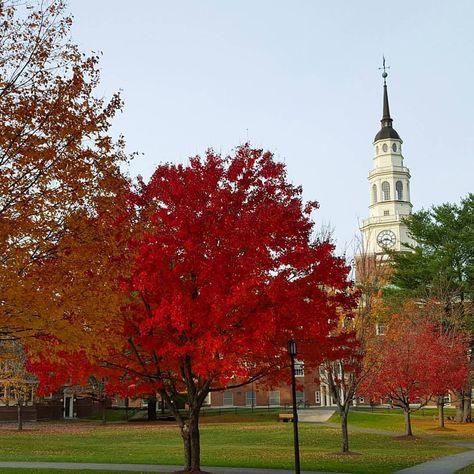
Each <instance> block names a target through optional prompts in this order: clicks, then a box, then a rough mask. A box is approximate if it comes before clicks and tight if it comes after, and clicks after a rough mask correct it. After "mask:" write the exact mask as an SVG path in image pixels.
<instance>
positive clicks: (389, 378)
mask: <svg viewBox="0 0 474 474" xmlns="http://www.w3.org/2000/svg"><path fill="white" fill-rule="evenodd" d="M411 309H412V310H413V311H417V310H416V309H415V306H414V305H411ZM405 311H407V308H405ZM408 311H410V310H408ZM377 350H378V361H377V369H375V370H374V371H373V372H372V377H371V378H370V379H368V380H366V382H365V383H364V387H363V391H364V392H366V393H369V394H370V395H371V397H372V398H376V397H379V398H382V399H383V398H388V399H390V400H391V401H392V403H393V404H394V405H395V406H397V407H400V408H401V409H402V410H403V412H404V415H405V436H412V435H413V433H412V428H411V418H410V415H411V413H413V412H414V411H416V410H419V409H420V408H422V407H424V406H425V405H426V404H427V403H428V402H429V401H430V400H432V399H433V398H434V397H436V396H444V394H446V393H447V392H448V391H449V390H452V389H456V388H459V387H460V386H463V384H465V382H466V379H467V376H468V367H467V353H468V344H467V339H466V338H465V337H463V336H462V335H458V336H452V335H451V336H448V335H446V334H444V333H442V332H440V330H439V328H436V326H434V325H433V324H432V323H431V322H429V320H427V319H425V320H423V319H419V318H414V319H409V318H406V317H403V315H397V316H394V317H393V318H392V320H391V321H390V323H389V326H388V330H387V333H386V335H385V336H383V337H382V336H381V337H380V338H379V339H378V341H377ZM453 369H456V370H453Z"/></svg>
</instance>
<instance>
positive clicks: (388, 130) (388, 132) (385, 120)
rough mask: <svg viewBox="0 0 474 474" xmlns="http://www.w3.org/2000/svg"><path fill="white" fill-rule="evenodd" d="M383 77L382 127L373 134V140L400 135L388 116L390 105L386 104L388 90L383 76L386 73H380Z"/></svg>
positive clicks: (398, 137) (398, 136)
mask: <svg viewBox="0 0 474 474" xmlns="http://www.w3.org/2000/svg"><path fill="white" fill-rule="evenodd" d="M382 77H383V82H384V84H383V115H382V120H381V121H380V123H381V124H382V128H381V129H380V130H379V132H378V133H377V135H375V138H374V142H376V141H377V140H384V139H387V138H396V139H398V140H400V135H398V133H397V131H396V130H395V129H394V128H393V127H392V122H393V120H392V118H391V117H390V107H389V104H388V92H387V82H386V80H385V78H386V77H387V75H386V73H385V72H384V74H383V75H382Z"/></svg>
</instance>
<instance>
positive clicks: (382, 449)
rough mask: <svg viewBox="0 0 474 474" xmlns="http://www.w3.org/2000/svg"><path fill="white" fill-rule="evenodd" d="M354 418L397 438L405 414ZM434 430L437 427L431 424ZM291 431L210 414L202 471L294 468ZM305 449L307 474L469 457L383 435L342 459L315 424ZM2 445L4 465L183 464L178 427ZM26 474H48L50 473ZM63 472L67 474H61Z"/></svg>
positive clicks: (331, 436)
mask: <svg viewBox="0 0 474 474" xmlns="http://www.w3.org/2000/svg"><path fill="white" fill-rule="evenodd" d="M351 415H353V416H351V420H352V421H353V422H354V424H358V425H361V424H363V425H365V426H367V427H369V425H370V427H377V428H380V427H381V426H383V427H384V428H383V429H389V431H396V430H395V429H393V428H394V427H396V426H398V423H399V420H398V416H399V415H388V414H383V413H380V414H371V413H360V412H359V413H353V414H351ZM370 419H372V422H371V421H370ZM385 419H389V420H390V421H389V422H387V421H384V420H385ZM431 424H432V425H435V423H434V422H433V421H432V418H431ZM292 429H293V427H292V424H291V423H277V422H276V414H275V413H272V412H266V411H258V412H255V413H251V412H242V413H237V414H235V413H233V412H228V413H223V414H220V415H219V414H206V415H205V416H204V417H203V418H202V428H201V436H202V464H203V465H204V466H205V465H214V466H235V467H260V468H265V467H266V468H269V467H274V468H287V469H292V468H293V444H292V442H293V431H292ZM300 442H301V459H302V469H304V470H326V471H338V472H352V473H367V472H371V473H389V472H394V471H396V470H398V469H402V468H404V467H407V466H410V465H413V464H418V463H421V462H424V461H426V460H429V459H432V458H436V457H439V456H443V455H449V454H455V453H458V452H461V451H463V449H462V448H458V447H454V446H449V445H446V444H443V443H441V442H437V441H436V440H435V437H432V436H430V437H429V438H426V439H425V438H420V439H418V440H416V441H401V440H397V439H394V438H393V437H390V436H384V435H380V434H372V433H351V449H352V451H354V452H355V453H357V454H354V455H349V456H347V455H346V456H343V455H340V454H339V453H338V451H339V449H340V433H339V430H338V429H337V428H334V427H326V426H321V425H313V424H301V425H300ZM0 443H1V446H2V449H1V450H0V460H2V461H13V460H15V461H33V460H37V461H68V462H105V463H107V462H114V463H146V464H178V465H180V464H182V461H183V455H182V445H181V439H180V436H179V433H178V430H177V428H176V426H175V425H174V424H173V423H153V424H149V423H129V424H118V423H113V424H112V423H111V424H109V425H105V426H103V425H100V424H99V423H93V422H73V423H38V424H32V425H27V430H26V431H25V432H23V433H18V432H16V431H15V430H14V427H13V426H12V427H10V428H5V427H3V429H1V430H0ZM2 472H8V471H7V470H2ZM12 472H13V471H12ZM14 472H16V473H17V474H19V473H20V472H22V471H21V470H14ZM24 472H25V473H27V472H30V473H31V472H38V473H42V474H43V473H45V472H46V471H44V470H33V471H31V470H24ZM58 472H61V471H56V474H57V473H58ZM67 472H69V473H71V472H74V471H67ZM77 472H81V471H77Z"/></svg>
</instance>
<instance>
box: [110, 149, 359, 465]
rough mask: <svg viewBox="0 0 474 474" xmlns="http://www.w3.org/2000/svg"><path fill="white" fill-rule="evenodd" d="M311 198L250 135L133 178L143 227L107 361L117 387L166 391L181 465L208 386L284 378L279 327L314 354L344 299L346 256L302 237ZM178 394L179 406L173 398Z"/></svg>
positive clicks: (195, 447) (348, 301) (192, 450)
mask: <svg viewBox="0 0 474 474" xmlns="http://www.w3.org/2000/svg"><path fill="white" fill-rule="evenodd" d="M316 207H317V205H316V204H315V203H308V204H306V205H305V204H304V203H303V201H302V190H301V188H300V187H295V186H293V185H291V184H289V183H288V182H287V179H286V172H285V167H284V165H283V164H280V163H277V162H275V161H274V160H273V156H272V154H271V153H269V152H263V151H262V150H256V149H252V148H250V147H249V146H248V145H245V146H242V147H239V148H237V150H236V152H235V156H233V157H226V158H223V157H221V156H220V155H218V154H216V153H214V152H213V151H208V152H207V153H206V156H205V157H204V158H200V157H195V158H193V159H191V161H190V162H189V164H188V165H187V166H184V165H172V164H165V165H161V166H159V167H158V168H157V170H156V171H155V173H154V175H153V177H152V178H151V180H150V182H149V183H148V184H145V183H143V182H140V185H139V187H138V190H137V192H136V194H135V196H134V198H133V199H132V202H131V208H132V211H133V212H136V219H137V228H140V229H142V234H141V237H140V238H137V239H135V241H134V243H133V246H134V249H135V251H136V253H137V257H136V258H135V261H134V264H133V268H132V270H131V273H130V276H129V277H128V278H124V280H123V282H122V285H121V286H122V289H123V291H124V292H125V294H126V295H127V297H128V303H127V304H126V305H124V308H123V317H124V325H123V327H124V334H123V345H122V347H120V346H118V345H117V344H115V345H114V347H113V348H111V350H115V352H114V353H113V354H111V356H110V358H109V361H108V366H109V367H110V368H114V369H115V371H116V375H117V376H116V377H112V378H113V379H114V380H116V381H119V380H120V381H121V383H122V387H123V389H124V391H130V390H133V389H135V390H136V391H137V392H138V393H140V392H141V393H144V392H151V390H152V389H153V388H154V389H155V390H157V391H159V393H160V396H161V397H162V398H163V399H164V400H166V401H167V403H168V405H169V406H170V407H171V410H172V411H173V414H174V416H175V417H176V419H177V422H178V425H179V428H180V431H181V436H182V438H183V442H184V452H185V464H186V472H191V471H196V472H197V471H199V469H200V438H199V415H200V410H201V406H202V404H203V402H204V400H205V398H206V396H207V395H208V394H209V392H212V391H216V390H224V389H226V388H227V389H228V388H232V387H238V386H242V385H244V384H248V383H250V382H252V381H256V380H260V379H261V378H262V377H264V376H267V375H271V376H272V380H274V381H275V380H280V381H281V380H282V379H285V378H286V379H289V371H288V370H281V369H282V368H286V367H288V365H289V358H288V355H287V342H288V340H289V339H295V340H296V341H298V348H299V352H300V354H299V355H298V357H299V358H302V359H303V360H305V362H306V361H307V362H308V364H313V365H316V364H317V363H318V361H320V358H319V356H318V354H320V353H322V352H325V353H327V351H328V345H329V344H331V342H330V340H329V338H327V336H328V335H329V333H330V332H331V331H332V330H333V329H334V328H335V326H336V323H337V320H338V317H339V315H340V312H341V310H342V311H346V312H350V311H351V309H352V306H353V303H354V299H353V297H352V296H350V295H349V292H348V291H347V290H348V287H349V283H348V281H347V272H348V269H347V267H346V265H345V263H344V261H343V260H342V259H339V258H336V257H334V255H333V250H334V249H333V246H332V245H331V244H330V243H328V242H312V241H311V232H312V228H313V223H312V221H311V220H310V213H311V212H312V211H313V210H314V209H316ZM315 348H317V350H318V351H319V352H318V353H315ZM120 374H122V375H120ZM115 387H117V385H115ZM183 394H185V395H186V399H187V407H188V413H187V416H183V415H182V413H180V412H179V411H178V410H177V408H176V407H177V402H178V398H179V397H182V395H183Z"/></svg>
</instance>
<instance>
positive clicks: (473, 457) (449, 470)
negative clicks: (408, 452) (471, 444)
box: [395, 451, 474, 474]
mask: <svg viewBox="0 0 474 474" xmlns="http://www.w3.org/2000/svg"><path fill="white" fill-rule="evenodd" d="M471 464H474V451H466V452H465V453H459V454H454V455H453V456H445V457H444V458H439V459H433V461H427V462H424V463H423V464H417V465H416V466H413V467H408V468H406V469H402V470H401V471H397V472H396V473H395V474H454V473H455V472H456V471H458V470H459V469H462V468H463V467H467V466H469V465H471Z"/></svg>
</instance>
